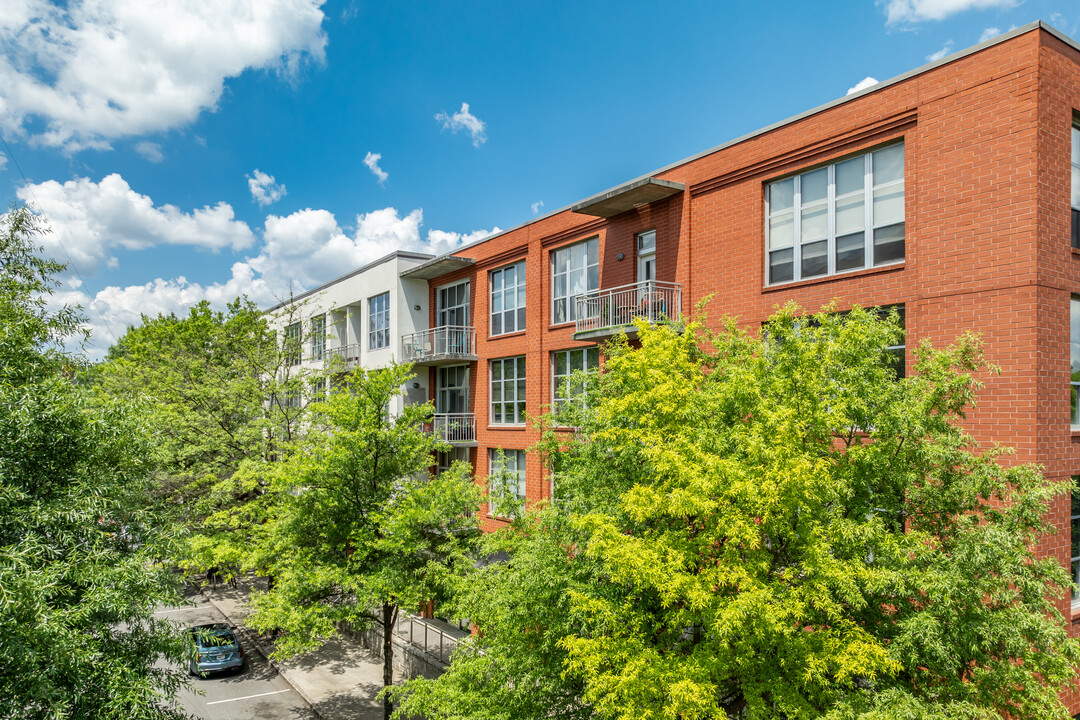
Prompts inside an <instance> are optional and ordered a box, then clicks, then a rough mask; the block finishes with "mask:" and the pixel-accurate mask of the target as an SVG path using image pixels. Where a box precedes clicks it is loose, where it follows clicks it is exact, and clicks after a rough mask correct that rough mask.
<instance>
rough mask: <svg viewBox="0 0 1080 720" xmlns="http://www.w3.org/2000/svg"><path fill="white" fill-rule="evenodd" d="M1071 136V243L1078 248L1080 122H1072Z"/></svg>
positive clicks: (1079, 225) (1079, 220) (1079, 240)
mask: <svg viewBox="0 0 1080 720" xmlns="http://www.w3.org/2000/svg"><path fill="white" fill-rule="evenodd" d="M1070 135H1071V138H1072V143H1071V145H1072V156H1071V161H1070V163H1069V169H1070V170H1071V171H1072V196H1071V197H1072V199H1071V201H1070V203H1069V204H1070V206H1071V208H1072V210H1071V212H1070V213H1069V216H1070V235H1071V245H1072V247H1074V248H1078V249H1080V124H1077V123H1076V122H1073V125H1072V128H1071V130H1070Z"/></svg>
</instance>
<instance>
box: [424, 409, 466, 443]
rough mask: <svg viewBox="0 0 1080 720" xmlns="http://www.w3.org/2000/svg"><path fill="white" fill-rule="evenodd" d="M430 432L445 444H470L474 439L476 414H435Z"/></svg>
mask: <svg viewBox="0 0 1080 720" xmlns="http://www.w3.org/2000/svg"><path fill="white" fill-rule="evenodd" d="M431 430H432V432H433V433H434V434H435V437H437V438H439V439H441V440H445V441H446V442H451V443H453V442H472V441H473V440H475V439H476V413H436V414H435V416H434V417H433V418H432V422H431Z"/></svg>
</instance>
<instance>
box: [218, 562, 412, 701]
mask: <svg viewBox="0 0 1080 720" xmlns="http://www.w3.org/2000/svg"><path fill="white" fill-rule="evenodd" d="M253 587H254V588H258V589H260V590H265V589H266V580H265V579H263V578H258V579H254V580H252V579H251V578H243V577H241V578H237V582H236V586H235V587H232V586H229V585H226V584H219V585H218V586H217V587H216V588H211V587H210V586H209V585H207V586H205V587H203V588H202V594H203V596H204V597H205V598H206V599H207V600H208V601H209V602H210V604H211V605H213V606H214V607H215V608H217V609H218V610H219V611H220V612H221V614H222V615H224V616H225V617H226V618H228V620H229V624H230V625H234V626H236V627H237V628H238V629H239V631H240V634H241V641H242V642H243V643H244V645H245V646H246V647H248V648H253V649H258V650H259V652H261V653H262V654H263V655H264V656H266V658H267V660H269V661H270V664H271V665H273V666H274V667H275V668H277V670H278V672H279V673H281V676H282V677H283V678H284V679H285V681H286V682H288V683H289V684H290V685H291V686H292V687H293V689H294V690H296V692H298V693H299V694H300V695H301V696H302V697H303V698H304V700H306V701H307V702H308V704H309V705H311V707H312V708H313V709H314V710H315V712H316V714H318V715H319V717H321V718H323V719H324V720H381V719H382V715H383V711H382V703H381V702H379V701H377V700H376V699H375V695H376V693H378V692H379V690H381V689H382V667H383V663H382V659H381V658H379V657H378V656H377V655H376V654H375V653H374V652H373V651H371V650H368V649H366V648H364V647H363V646H361V645H360V643H359V642H358V641H356V640H353V639H349V638H346V637H342V636H339V637H336V638H334V639H332V640H329V641H328V642H326V644H324V645H323V646H322V647H320V648H319V649H317V650H313V651H311V652H309V653H306V654H304V655H300V656H297V657H294V658H292V659H290V660H287V661H285V662H277V661H274V660H270V653H272V652H273V650H274V643H273V641H272V640H271V639H270V636H269V635H259V634H258V633H256V632H255V630H253V629H251V628H249V627H247V626H246V625H245V624H244V619H245V618H246V617H247V616H248V615H249V614H250V609H249V608H248V603H247V598H248V595H249V594H250V592H251V590H252V588H253ZM400 680H401V678H400V677H399V676H398V673H397V672H396V671H395V673H394V682H395V683H396V682H400Z"/></svg>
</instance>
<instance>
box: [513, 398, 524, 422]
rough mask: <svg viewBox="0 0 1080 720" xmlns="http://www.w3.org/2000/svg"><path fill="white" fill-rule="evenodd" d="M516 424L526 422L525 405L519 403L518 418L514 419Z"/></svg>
mask: <svg viewBox="0 0 1080 720" xmlns="http://www.w3.org/2000/svg"><path fill="white" fill-rule="evenodd" d="M514 422H516V423H523V422H525V403H523V402H519V403H518V404H517V416H516V418H515V419H514Z"/></svg>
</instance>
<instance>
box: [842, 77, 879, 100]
mask: <svg viewBox="0 0 1080 720" xmlns="http://www.w3.org/2000/svg"><path fill="white" fill-rule="evenodd" d="M877 84H878V81H877V78H872V77H870V76H869V75H867V76H866V77H864V78H863V79H862V80H860V81H859V82H857V83H855V84H854V85H853V86H852V87H849V88H848V91H847V93H846V94H848V95H851V94H852V93H857V92H859V91H860V90H865V89H866V88H868V87H870V86H871V85H877Z"/></svg>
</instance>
